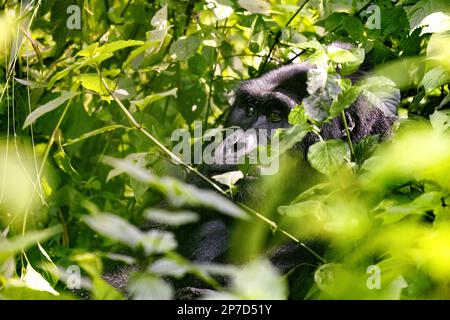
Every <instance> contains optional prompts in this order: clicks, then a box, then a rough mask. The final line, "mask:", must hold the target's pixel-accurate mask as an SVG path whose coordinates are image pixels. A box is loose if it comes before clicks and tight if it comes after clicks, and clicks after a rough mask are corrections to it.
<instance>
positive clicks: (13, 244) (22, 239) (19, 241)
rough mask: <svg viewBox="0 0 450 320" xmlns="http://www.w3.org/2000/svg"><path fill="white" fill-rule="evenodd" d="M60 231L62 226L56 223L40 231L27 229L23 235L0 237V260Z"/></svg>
mask: <svg viewBox="0 0 450 320" xmlns="http://www.w3.org/2000/svg"><path fill="white" fill-rule="evenodd" d="M61 231H62V228H61V226H60V225H58V226H55V227H52V228H49V229H46V230H42V231H28V232H27V233H26V234H25V235H24V236H16V237H14V238H12V239H1V238H0V260H4V259H5V258H8V257H10V256H12V255H14V254H16V253H18V252H20V251H23V250H25V249H27V248H28V247H30V246H33V245H35V244H37V243H38V242H43V241H45V240H46V239H48V238H50V237H52V236H54V235H55V234H58V233H60V232H61Z"/></svg>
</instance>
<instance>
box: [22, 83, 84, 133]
mask: <svg viewBox="0 0 450 320" xmlns="http://www.w3.org/2000/svg"><path fill="white" fill-rule="evenodd" d="M77 95H78V93H75V92H67V91H63V92H62V93H61V95H60V96H59V97H58V98H56V99H54V100H52V101H50V102H47V103H46V104H44V105H42V106H40V107H38V108H37V109H35V110H34V111H33V112H32V113H31V114H30V115H28V117H27V118H26V119H25V122H24V124H23V127H22V129H25V128H27V127H28V126H30V125H31V124H33V123H34V122H35V121H36V120H37V119H39V118H40V117H42V116H43V115H44V114H46V113H49V112H51V111H53V110H55V109H57V108H58V107H60V106H61V105H62V104H63V103H64V102H66V101H67V100H70V99H72V98H73V97H75V96H77Z"/></svg>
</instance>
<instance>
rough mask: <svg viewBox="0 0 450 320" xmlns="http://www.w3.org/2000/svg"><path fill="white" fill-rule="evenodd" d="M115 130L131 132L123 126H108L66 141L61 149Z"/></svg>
mask: <svg viewBox="0 0 450 320" xmlns="http://www.w3.org/2000/svg"><path fill="white" fill-rule="evenodd" d="M117 129H126V130H132V128H129V127H125V126H123V125H121V124H113V125H110V126H106V127H103V128H100V129H96V130H93V131H89V132H87V133H85V134H83V135H81V136H79V137H78V138H75V139H67V142H66V143H64V144H63V145H62V146H63V147H67V146H71V145H73V144H76V143H79V142H82V141H84V140H87V139H89V138H92V137H95V136H97V135H100V134H102V133H105V132H110V131H114V130H117Z"/></svg>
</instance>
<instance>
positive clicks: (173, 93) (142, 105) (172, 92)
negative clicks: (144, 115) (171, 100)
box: [131, 88, 178, 111]
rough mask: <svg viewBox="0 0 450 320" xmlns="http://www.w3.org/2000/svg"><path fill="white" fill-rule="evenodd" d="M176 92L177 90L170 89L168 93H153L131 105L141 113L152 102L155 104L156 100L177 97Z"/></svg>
mask: <svg viewBox="0 0 450 320" xmlns="http://www.w3.org/2000/svg"><path fill="white" fill-rule="evenodd" d="M177 91H178V88H174V89H171V90H169V91H165V92H161V93H154V94H151V95H149V96H147V97H145V98H144V99H141V100H136V101H132V102H131V103H133V104H135V105H136V106H137V107H138V108H139V110H141V111H143V110H144V109H145V108H147V106H149V105H150V104H152V103H153V102H156V101H158V100H161V99H164V98H166V97H175V98H176V97H177Z"/></svg>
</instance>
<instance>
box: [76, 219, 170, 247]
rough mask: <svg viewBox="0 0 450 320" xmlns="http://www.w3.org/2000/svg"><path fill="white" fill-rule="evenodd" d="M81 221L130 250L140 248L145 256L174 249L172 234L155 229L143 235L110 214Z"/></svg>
mask: <svg viewBox="0 0 450 320" xmlns="http://www.w3.org/2000/svg"><path fill="white" fill-rule="evenodd" d="M83 221H84V222H85V223H86V224H87V225H88V226H89V227H90V228H91V229H93V230H95V231H96V232H98V233H100V234H102V235H103V236H106V237H108V238H111V239H114V240H116V241H119V242H120V243H123V244H125V245H127V246H128V247H130V248H133V249H138V248H140V247H142V248H143V249H144V251H145V253H146V254H147V255H150V254H153V253H164V252H167V251H170V250H173V249H175V248H176V241H175V239H174V237H173V234H172V233H170V232H164V231H161V230H155V229H154V230H150V231H148V232H147V233H144V232H142V231H140V230H139V229H138V228H136V227H135V226H133V225H132V224H130V223H129V222H128V221H126V220H125V219H123V218H121V217H119V216H116V215H114V214H111V213H99V214H96V215H93V216H84V217H83Z"/></svg>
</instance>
